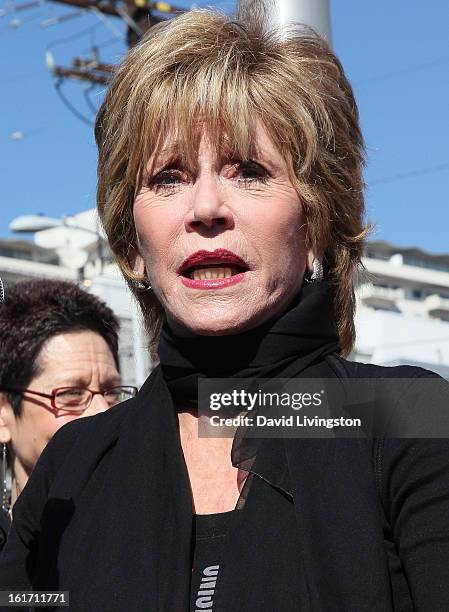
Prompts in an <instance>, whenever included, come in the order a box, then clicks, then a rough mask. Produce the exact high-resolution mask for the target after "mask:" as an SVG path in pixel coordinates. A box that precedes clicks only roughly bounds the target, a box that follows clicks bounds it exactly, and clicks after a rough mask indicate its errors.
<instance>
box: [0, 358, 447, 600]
mask: <svg viewBox="0 0 449 612" xmlns="http://www.w3.org/2000/svg"><path fill="white" fill-rule="evenodd" d="M327 361H328V365H329V367H330V368H331V369H332V371H333V373H334V376H336V377H338V378H343V377H346V376H349V377H356V378H381V377H388V378H394V377H400V378H409V379H411V378H415V377H416V378H417V377H435V376H436V375H435V374H433V373H432V372H430V371H427V370H423V369H421V368H415V367H410V366H399V367H392V368H386V367H381V366H375V365H368V364H360V363H353V362H349V361H346V360H344V359H342V358H341V357H338V356H336V355H333V356H332V357H331V359H328V360H327ZM160 384H161V381H160V372H156V373H153V375H152V376H151V377H150V379H149V381H147V383H146V384H145V385H144V387H143V388H142V390H141V392H140V393H139V394H138V396H137V397H136V398H135V399H132V400H130V401H129V402H126V403H125V404H121V405H119V406H117V407H115V408H112V409H110V410H109V411H107V412H105V413H103V414H101V415H97V416H94V417H88V418H82V419H79V420H77V421H73V422H72V423H70V424H68V425H66V426H64V427H63V428H62V429H61V430H60V431H59V432H58V433H57V434H56V435H55V436H54V438H53V440H52V441H51V442H50V443H49V445H48V446H47V448H46V449H45V451H44V453H43V455H42V457H41V459H40V461H39V462H38V465H37V467H36V469H35V471H34V473H33V475H32V477H31V478H30V480H29V482H28V484H27V486H26V488H25V489H24V491H23V493H22V495H21V496H20V498H19V500H18V501H17V502H16V505H15V507H14V511H13V524H12V529H11V533H10V537H9V539H8V543H7V545H6V547H5V550H4V553H3V556H2V559H1V562H0V590H1V589H3V590H4V589H25V588H34V589H40V590H46V589H47V590H49V589H50V590H54V589H59V590H69V591H70V598H71V607H70V610H73V611H76V612H81V611H83V612H84V611H86V612H87V611H90V610H95V611H99V612H101V611H104V612H106V611H107V612H123V611H124V610H126V611H127V612H128V611H129V612H143V611H144V610H145V611H148V612H157V611H164V612H167V611H168V610H170V612H172V611H176V612H187V610H188V606H187V604H186V603H185V602H187V601H188V594H187V593H185V592H184V591H185V589H186V587H185V585H186V584H188V576H186V575H185V573H186V572H188V571H189V563H191V558H190V557H188V555H187V553H185V552H184V551H185V550H187V551H189V550H190V549H189V541H190V537H191V532H190V531H189V530H188V529H186V527H185V525H186V524H187V523H185V522H183V521H184V517H185V516H186V513H187V512H188V511H189V512H190V492H189V488H188V483H187V472H186V468H185V464H184V462H183V455H182V449H181V446H180V443H179V440H178V442H173V440H172V441H171V442H170V444H173V446H176V448H173V453H170V454H167V452H166V448H167V447H166V445H165V446H164V444H165V442H164V441H165V439H166V437H167V436H168V434H167V431H166V425H164V427H162V426H161V425H160V420H161V418H162V417H161V415H162V413H160V414H159V415H158V414H156V410H152V405H151V402H152V397H153V394H154V393H155V388H156V387H157V386H158V385H160ZM158 392H160V389H159V390H158ZM401 399H403V400H404V401H405V402H407V398H406V397H405V398H401ZM427 401H428V402H429V403H431V402H432V398H431V397H429V398H427ZM425 411H426V405H421V406H410V412H409V414H410V418H411V419H416V418H419V415H420V414H423V413H425ZM153 413H155V414H153ZM170 418H171V417H170ZM131 439H135V440H136V441H137V440H139V442H136V444H135V447H134V448H129V446H130V443H129V440H131ZM164 449H165V450H164ZM252 471H253V473H254V474H255V476H253V478H252V481H253V483H252V488H251V490H250V493H249V496H248V499H247V501H246V503H245V505H244V507H243V509H242V510H241V511H238V512H236V513H235V517H234V523H233V525H232V528H231V530H230V533H229V537H228V542H227V545H226V551H225V558H224V560H223V564H222V569H221V570H220V571H221V573H220V580H219V582H218V584H217V589H216V593H215V600H214V612H243V611H245V612H246V611H251V612H280V611H281V610H282V612H293V611H299V610H301V611H309V612H312V611H313V612H389V611H392V610H394V611H395V612H412V611H413V610H415V611H418V612H423V611H425V612H438V611H440V612H446V611H447V610H449V441H448V440H446V439H388V438H386V439H382V438H376V439H371V440H366V439H336V440H335V439H330V440H298V439H281V440H279V439H275V440H266V441H264V444H263V445H262V447H261V448H260V450H259V453H258V457H257V461H256V464H255V465H254V469H253V470H252ZM136 478H137V480H136ZM181 507H182V508H185V511H181V510H180V509H179V508H181ZM182 512H184V514H183V513H182ZM177 551H179V552H177ZM183 556H186V558H183ZM183 568H184V569H183ZM58 609H59V608H58ZM62 609H63V608H61V610H62Z"/></svg>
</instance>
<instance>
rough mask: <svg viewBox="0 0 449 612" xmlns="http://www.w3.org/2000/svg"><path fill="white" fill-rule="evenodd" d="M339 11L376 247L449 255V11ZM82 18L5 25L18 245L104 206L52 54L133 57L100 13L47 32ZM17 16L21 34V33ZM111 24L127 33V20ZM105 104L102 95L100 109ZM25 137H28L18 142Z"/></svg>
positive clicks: (2, 165) (0, 47) (1, 200)
mask: <svg viewBox="0 0 449 612" xmlns="http://www.w3.org/2000/svg"><path fill="white" fill-rule="evenodd" d="M24 1H25V0H14V3H15V4H20V3H22V2H24ZM1 2H4V0H0V7H2V4H1ZM178 4H179V5H182V6H187V5H188V3H187V2H185V1H184V2H183V1H182V0H180V2H179V3H178ZM214 4H215V5H216V6H219V7H222V8H224V9H225V10H231V9H232V6H233V3H232V2H215V3H214ZM10 5H11V3H10ZM202 5H206V3H202ZM7 6H8V5H7V3H4V4H3V8H5V7H7ZM331 9H332V27H333V38H334V47H335V50H336V51H337V53H338V54H339V56H340V58H341V60H342V62H343V64H344V66H345V69H346V71H347V74H348V76H349V78H350V80H351V82H352V83H353V86H354V88H355V92H356V96H357V99H358V103H359V108H360V113H361V118H362V125H363V129H364V133H365V137H366V142H367V146H368V166H367V170H366V181H367V183H368V190H367V204H368V217H369V219H370V220H371V221H373V222H374V223H375V225H376V233H375V234H374V235H373V238H376V239H384V240H389V241H392V242H394V243H396V244H399V245H402V246H418V247H421V248H423V249H426V250H428V251H432V252H440V253H441V252H445V253H449V206H448V205H449V202H448V192H449V121H448V113H449V48H448V45H447V41H448V35H449V32H448V28H449V2H448V1H447V0H432V2H431V3H428V4H427V5H426V4H423V3H422V2H417V1H412V2H398V3H393V2H391V1H387V0H377V2H360V1H359V0H346V1H344V2H342V1H341V0H334V1H332V0H331ZM73 12H74V9H73V8H71V7H65V6H62V5H56V4H53V3H52V2H48V3H47V4H43V5H42V6H40V7H38V8H35V9H31V10H27V11H22V12H17V13H15V14H7V15H6V16H4V17H2V18H0V66H1V70H0V91H1V96H0V117H1V120H0V176H1V183H0V185H1V187H0V237H8V236H11V234H10V233H9V232H8V224H9V222H10V221H11V219H12V218H14V217H15V216H17V215H19V214H26V213H38V212H42V213H45V214H47V215H52V216H60V215H64V214H74V213H76V212H79V211H81V210H85V209H87V208H90V207H93V206H94V204H95V164H96V151H95V146H94V139H93V134H92V129H91V128H90V127H89V126H87V125H85V124H83V123H82V122H81V121H79V120H78V119H76V118H75V117H74V116H73V115H72V114H71V113H70V112H69V110H67V108H66V107H65V106H64V105H63V104H62V102H61V101H60V100H59V98H58V96H57V94H56V91H55V89H54V86H53V79H52V76H51V74H50V73H49V72H48V71H47V70H46V67H45V50H46V48H47V47H49V46H50V47H51V50H52V52H53V54H54V57H55V59H56V62H57V63H58V64H60V65H69V63H70V60H71V58H72V57H73V56H81V55H84V56H87V55H88V53H89V48H90V46H91V45H92V43H95V44H98V45H99V47H100V57H101V59H102V60H103V61H105V62H106V61H114V62H115V61H118V60H119V59H120V57H121V56H122V55H123V53H124V52H125V50H126V49H125V45H124V43H123V42H120V41H119V40H117V39H116V38H115V36H114V33H113V31H112V30H111V29H108V28H107V27H106V26H105V25H104V24H102V23H101V22H99V20H98V19H97V18H96V16H95V15H92V14H86V15H82V16H81V17H76V18H74V19H72V20H70V21H66V22H65V23H64V24H61V25H56V26H52V27H47V28H44V27H42V22H44V21H45V20H46V19H49V18H51V17H55V16H58V15H67V14H69V13H73ZM16 19H20V20H21V25H19V27H17V28H12V27H11V25H10V23H11V22H12V21H13V20H16ZM110 23H111V25H112V26H113V27H114V28H115V29H119V30H121V31H122V32H123V30H124V28H123V25H122V24H121V23H120V21H118V20H116V19H111V21H110ZM63 91H64V93H65V95H66V96H67V98H68V99H69V100H70V101H71V103H72V104H73V105H74V106H75V107H76V108H77V109H78V110H79V111H80V112H81V113H83V114H85V115H86V117H88V118H89V119H93V115H92V112H91V110H90V108H89V106H88V105H87V103H86V101H85V99H84V96H83V91H82V88H81V86H80V85H79V84H77V83H73V82H65V83H64V84H63ZM101 95H102V94H101V89H97V90H95V91H94V92H93V93H92V94H91V99H92V102H93V104H94V105H98V101H99V99H100V98H101ZM15 132H22V133H23V138H22V139H21V140H14V139H13V138H12V135H13V134H14V133H15Z"/></svg>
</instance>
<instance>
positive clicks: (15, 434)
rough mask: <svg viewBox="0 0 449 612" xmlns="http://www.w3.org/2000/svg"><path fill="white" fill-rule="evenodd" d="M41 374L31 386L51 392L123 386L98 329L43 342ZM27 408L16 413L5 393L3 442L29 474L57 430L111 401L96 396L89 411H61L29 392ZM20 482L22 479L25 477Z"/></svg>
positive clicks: (0, 414) (18, 468) (0, 404)
mask: <svg viewBox="0 0 449 612" xmlns="http://www.w3.org/2000/svg"><path fill="white" fill-rule="evenodd" d="M37 365H38V374H37V375H36V376H35V377H34V378H33V379H32V380H31V381H30V383H29V384H28V386H27V388H28V389H31V390H33V391H39V392H41V393H47V394H49V395H50V394H51V392H52V390H53V389H55V388H57V387H72V386H75V387H84V388H89V389H92V390H103V389H107V388H110V387H114V386H116V385H120V384H121V379H120V374H119V373H118V371H117V368H116V365H115V361H114V357H113V355H112V353H111V350H110V349H109V346H108V344H107V343H106V341H105V340H104V339H103V338H102V336H100V335H99V334H97V333H95V332H93V331H87V330H86V331H77V332H70V333H61V334H58V335H56V336H53V337H51V338H50V339H49V340H47V342H46V343H45V344H44V345H43V347H42V349H41V350H40V352H39V355H38V357H37ZM23 398H24V399H23V401H22V404H21V409H22V412H21V414H20V416H19V417H16V416H15V414H14V412H13V409H12V407H11V405H10V404H9V402H8V401H7V400H6V398H5V397H4V396H0V400H1V401H0V436H1V438H0V440H1V441H2V442H3V441H4V442H7V443H9V444H10V446H11V449H12V451H13V454H14V457H15V463H14V468H15V469H14V471H15V473H16V474H17V475H18V474H20V475H21V476H22V478H24V477H25V478H26V476H28V475H29V474H30V473H31V471H32V469H33V468H34V466H35V464H36V461H37V460H38V458H39V456H40V454H41V453H42V451H43V450H44V448H45V446H46V445H47V443H48V442H49V441H50V439H51V438H52V436H53V435H54V433H55V432H56V431H57V430H58V429H59V428H60V427H62V425H64V424H65V423H67V422H68V421H73V420H74V419H76V418H79V417H80V416H83V417H84V416H90V415H93V414H96V413H97V412H102V411H104V410H106V409H107V408H108V407H109V405H108V404H107V403H106V401H105V399H104V397H103V396H101V395H95V396H94V397H93V399H92V402H91V404H90V406H89V407H88V408H87V409H86V410H85V412H84V413H82V414H81V415H80V414H75V413H70V414H68V413H64V412H62V411H60V412H58V413H57V414H55V413H54V411H53V410H52V408H51V400H50V399H46V398H43V397H39V396H36V395H31V394H27V393H24V396H23ZM19 480H20V478H19Z"/></svg>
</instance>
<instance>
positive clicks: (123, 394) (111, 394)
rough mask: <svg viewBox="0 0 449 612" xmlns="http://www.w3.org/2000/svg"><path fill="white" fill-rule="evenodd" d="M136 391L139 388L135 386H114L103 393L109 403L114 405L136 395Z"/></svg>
mask: <svg viewBox="0 0 449 612" xmlns="http://www.w3.org/2000/svg"><path fill="white" fill-rule="evenodd" d="M136 392H137V389H136V388H135V387H114V388H113V389H108V390H107V391H105V392H104V393H103V395H104V398H105V400H106V401H107V402H108V404H110V405H111V406H114V405H115V404H119V403H120V402H124V401H126V400H128V399H130V398H131V397H134V396H135V395H136Z"/></svg>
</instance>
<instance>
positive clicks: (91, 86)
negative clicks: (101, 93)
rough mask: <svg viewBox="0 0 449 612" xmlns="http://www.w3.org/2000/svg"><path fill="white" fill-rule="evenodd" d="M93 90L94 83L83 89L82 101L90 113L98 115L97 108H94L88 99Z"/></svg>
mask: <svg viewBox="0 0 449 612" xmlns="http://www.w3.org/2000/svg"><path fill="white" fill-rule="evenodd" d="M94 89H95V83H92V84H91V85H89V86H88V87H83V95H84V99H85V100H86V104H87V106H88V107H89V109H90V110H91V111H92V113H93V114H94V115H96V114H97V113H98V108H96V107H95V105H94V103H93V102H92V100H91V98H90V93H91V91H92V90H94Z"/></svg>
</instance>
